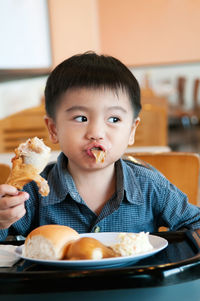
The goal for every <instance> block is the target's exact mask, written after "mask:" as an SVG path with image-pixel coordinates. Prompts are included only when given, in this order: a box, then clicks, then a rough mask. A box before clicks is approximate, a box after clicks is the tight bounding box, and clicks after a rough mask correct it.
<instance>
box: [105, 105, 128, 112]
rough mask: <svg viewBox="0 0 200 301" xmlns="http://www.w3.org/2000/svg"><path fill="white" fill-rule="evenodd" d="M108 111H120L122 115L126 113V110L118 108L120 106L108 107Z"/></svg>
mask: <svg viewBox="0 0 200 301" xmlns="http://www.w3.org/2000/svg"><path fill="white" fill-rule="evenodd" d="M108 110H109V111H112V110H114V111H121V112H123V113H127V110H125V109H124V108H122V107H120V106H112V107H108Z"/></svg>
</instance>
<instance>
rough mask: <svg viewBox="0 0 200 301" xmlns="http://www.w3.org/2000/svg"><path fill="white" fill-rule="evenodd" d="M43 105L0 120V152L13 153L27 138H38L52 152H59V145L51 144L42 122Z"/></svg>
mask: <svg viewBox="0 0 200 301" xmlns="http://www.w3.org/2000/svg"><path fill="white" fill-rule="evenodd" d="M44 115H45V109H44V105H43V104H41V105H40V106H37V107H33V108H30V109H26V110H23V111H20V112H18V113H15V114H13V115H10V116H8V117H6V118H4V119H2V120H0V152H13V151H14V149H15V148H16V147H18V145H19V144H20V143H22V142H25V141H26V140H27V139H28V138H33V137H35V136H36V137H38V138H41V139H43V140H44V143H45V144H46V145H48V146H50V147H51V149H52V150H59V149H60V147H59V145H57V144H56V145H55V144H52V143H51V142H50V140H49V135H48V131H47V128H46V125H45V122H44Z"/></svg>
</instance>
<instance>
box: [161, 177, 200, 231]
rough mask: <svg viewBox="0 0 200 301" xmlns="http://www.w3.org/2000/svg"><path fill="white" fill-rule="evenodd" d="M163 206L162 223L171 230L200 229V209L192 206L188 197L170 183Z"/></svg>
mask: <svg viewBox="0 0 200 301" xmlns="http://www.w3.org/2000/svg"><path fill="white" fill-rule="evenodd" d="M167 182H168V181H167ZM161 206H162V208H161V214H160V222H161V223H162V224H163V223H164V225H165V226H167V227H169V230H171V231H176V230H178V229H181V228H187V229H192V230H195V229H199V228H200V208H199V207H197V206H195V205H192V204H190V203H189V202H188V198H187V196H186V195H185V194H184V193H183V192H182V191H180V190H179V189H178V188H177V187H176V186H174V185H173V184H171V183H170V182H168V183H167V187H166V189H165V193H164V198H163V202H162V205H161Z"/></svg>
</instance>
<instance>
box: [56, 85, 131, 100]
mask: <svg viewBox="0 0 200 301" xmlns="http://www.w3.org/2000/svg"><path fill="white" fill-rule="evenodd" d="M94 95H95V96H98V97H101V96H102V97H105V96H108V98H109V97H114V98H116V99H118V100H122V99H127V100H128V101H129V102H130V103H131V100H130V97H129V95H128V93H127V92H126V91H125V89H122V88H117V89H114V88H110V87H97V88H94V87H77V88H71V89H68V90H67V91H66V92H64V93H63V95H62V99H65V100H67V99H71V98H74V100H75V99H76V100H77V99H82V98H84V97H87V98H88V97H89V96H91V97H92V98H93V96H94Z"/></svg>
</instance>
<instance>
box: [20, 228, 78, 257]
mask: <svg viewBox="0 0 200 301" xmlns="http://www.w3.org/2000/svg"><path fill="white" fill-rule="evenodd" d="M79 238H80V236H79V234H78V232H76V231H75V230H74V229H72V228H70V227H67V226H61V225H44V226H40V227H38V228H36V229H34V230H33V231H32V232H30V233H29V235H28V236H27V238H26V240H25V246H24V251H23V255H24V256H25V257H29V258H37V259H46V260H59V259H63V257H64V254H65V249H66V246H67V245H68V244H69V242H71V241H74V240H77V239H79Z"/></svg>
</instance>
